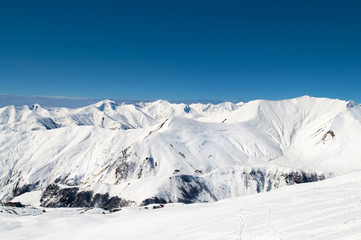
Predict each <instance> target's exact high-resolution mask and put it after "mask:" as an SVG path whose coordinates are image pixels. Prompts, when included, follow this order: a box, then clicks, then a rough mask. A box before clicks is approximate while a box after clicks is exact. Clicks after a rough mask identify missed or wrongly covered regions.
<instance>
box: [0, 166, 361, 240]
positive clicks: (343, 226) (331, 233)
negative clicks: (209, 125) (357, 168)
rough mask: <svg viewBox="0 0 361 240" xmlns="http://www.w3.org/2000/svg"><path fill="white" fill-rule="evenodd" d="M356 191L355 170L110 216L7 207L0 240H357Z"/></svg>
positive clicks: (358, 177) (359, 198) (359, 195)
mask: <svg viewBox="0 0 361 240" xmlns="http://www.w3.org/2000/svg"><path fill="white" fill-rule="evenodd" d="M360 188H361V172H357V173H353V174H349V175H345V176H339V177H336V178H333V179H327V180H325V181H321V182H314V183H307V184H300V185H293V186H288V187H284V188H281V189H277V190H274V191H271V192H266V193H260V194H253V195H250V196H245V197H239V198H232V199H227V200H222V201H219V202H215V203H203V204H199V203H198V204H190V205H179V204H176V205H173V204H167V205H165V207H164V208H162V209H151V208H150V209H145V208H144V207H140V208H138V207H130V208H123V210H121V211H119V212H116V213H112V214H99V213H101V212H102V211H103V210H99V209H90V210H89V209H72V210H70V209H64V208H63V209H59V208H58V209H46V211H47V212H46V213H42V212H41V210H37V209H31V208H28V209H14V210H15V211H16V212H17V213H18V214H19V215H21V216H17V215H15V214H10V213H12V212H7V211H6V208H1V207H0V209H1V210H2V211H3V212H2V213H0V239H12V240H15V239H49V238H51V239H54V240H55V239H129V240H131V239H149V240H151V239H157V240H162V239H205V240H206V239H207V240H211V239H245V240H246V239H249V240H255V239H275V240H277V239H302V240H303V239H317V240H319V239H327V240H331V239H361V232H360V229H361V192H360ZM8 210H11V209H8ZM105 212H106V211H105ZM97 213H98V214H97ZM106 213H107V212H106ZM27 214H31V215H33V216H26V215H27ZM24 215H25V216H24Z"/></svg>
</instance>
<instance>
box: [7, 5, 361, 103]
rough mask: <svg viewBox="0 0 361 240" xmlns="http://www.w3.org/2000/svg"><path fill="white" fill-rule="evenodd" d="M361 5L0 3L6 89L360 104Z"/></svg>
mask: <svg viewBox="0 0 361 240" xmlns="http://www.w3.org/2000/svg"><path fill="white" fill-rule="evenodd" d="M360 13H361V1H357V0H354V1H347V0H343V1H341V0H340V1H332V0H328V1H317V0H313V1H308V0H306V1H305V0H303V1H298V0H297V1H290V0H287V1H277V0H275V1H270V0H264V1H257V0H252V1H243V0H238V1H227V0H223V1H212V0H209V1H197V0H192V1H187V0H183V1H177V0H172V1H169V0H168V1H138V0H126V1H125V0H123V1H122V0H118V1H111V0H107V1H100V0H99V1H91V0H90V1H76V0H72V1H67V0H65V1H63V0H62V1H48V0H47V1H37V0H34V1H28V0H26V1H16V0H14V1H1V6H0V94H18V95H52V96H69V97H90V98H122V99H167V100H175V99H178V100H182V99H184V100H186V99H187V100H189V99H222V100H235V99H238V100H252V99H259V98H263V99H284V98H292V97H297V96H301V95H312V96H316V97H330V98H340V99H344V100H348V99H353V100H355V101H356V102H359V103H361V14H360Z"/></svg>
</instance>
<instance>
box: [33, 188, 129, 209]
mask: <svg viewBox="0 0 361 240" xmlns="http://www.w3.org/2000/svg"><path fill="white" fill-rule="evenodd" d="M40 202H41V206H43V207H99V208H104V209H106V210H108V209H114V208H119V207H124V206H129V205H131V203H132V202H131V201H126V200H123V199H121V198H119V197H109V194H108V193H106V194H99V193H97V194H93V192H91V191H79V188H78V187H72V188H60V187H59V186H58V185H56V184H52V185H49V186H48V187H47V188H46V190H45V191H44V192H43V195H42V196H41V199H40Z"/></svg>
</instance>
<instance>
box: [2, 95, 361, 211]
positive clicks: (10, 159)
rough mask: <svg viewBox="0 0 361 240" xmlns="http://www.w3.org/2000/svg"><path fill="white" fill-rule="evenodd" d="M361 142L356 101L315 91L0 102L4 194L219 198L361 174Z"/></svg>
mask: <svg viewBox="0 0 361 240" xmlns="http://www.w3.org/2000/svg"><path fill="white" fill-rule="evenodd" d="M360 142H361V108H360V106H359V105H357V104H355V103H353V102H351V101H350V102H346V101H341V100H335V99H326V98H313V97H308V96H304V97H300V98H295V99H288V100H282V101H266V100H257V101H251V102H248V103H242V102H241V103H237V104H234V103H230V102H225V103H220V104H174V103H169V102H167V101H163V100H159V101H155V102H140V103H136V104H117V103H116V102H114V101H110V100H104V101H100V102H98V103H95V104H92V105H89V106H86V107H82V108H76V109H70V108H47V107H42V106H41V105H39V104H34V105H31V106H27V105H24V106H7V107H3V108H0V200H1V201H3V202H5V201H10V200H12V199H13V198H14V197H21V198H18V199H21V200H22V201H28V202H29V203H30V202H34V203H39V202H40V199H39V198H41V196H43V195H42V194H35V193H34V194H32V195H31V194H28V192H32V191H37V193H39V191H40V192H41V193H44V192H46V189H47V187H48V186H50V185H52V184H56V185H58V186H59V187H60V188H64V189H71V188H78V189H79V192H91V193H94V194H96V193H99V194H109V196H110V197H112V196H117V197H119V198H121V199H123V200H126V201H129V202H128V203H127V204H128V205H134V206H136V205H142V204H144V201H145V200H147V199H148V200H149V199H152V198H158V199H162V200H163V201H165V202H212V201H217V200H221V199H224V198H230V197H237V196H245V195H248V194H252V193H257V192H262V191H269V190H272V189H276V188H278V187H282V186H286V185H287V184H292V183H293V182H294V179H293V178H292V179H291V180H289V178H290V176H293V175H294V173H295V172H297V171H302V172H303V173H307V174H308V176H309V177H310V179H311V178H312V179H316V180H319V179H322V178H321V177H320V176H325V177H329V176H338V175H342V174H347V173H351V172H355V171H361V164H360V162H361V148H360V147H359V146H360ZM303 176H305V175H303ZM319 177H320V178H319ZM22 194H27V195H24V196H21V195H22ZM94 194H93V196H94ZM28 198H29V199H28ZM35 198H38V199H35ZM60 198H61V196H55V197H54V196H53V197H52V198H49V199H45V200H49V201H51V202H52V203H56V202H59V201H60V200H59V199H60ZM27 199H28V200H27ZM67 204H68V203H67ZM69 204H70V203H69ZM69 204H68V205H66V206H72V205H69ZM84 204H86V203H84ZM95 205H96V204H95Z"/></svg>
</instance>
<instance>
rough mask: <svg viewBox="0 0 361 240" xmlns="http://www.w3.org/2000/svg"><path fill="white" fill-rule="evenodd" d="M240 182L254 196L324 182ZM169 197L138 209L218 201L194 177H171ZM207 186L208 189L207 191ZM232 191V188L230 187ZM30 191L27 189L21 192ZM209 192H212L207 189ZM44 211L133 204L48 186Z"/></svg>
mask: <svg viewBox="0 0 361 240" xmlns="http://www.w3.org/2000/svg"><path fill="white" fill-rule="evenodd" d="M237 174H239V175H240V176H242V178H243V181H242V182H238V183H235V184H238V185H239V187H240V186H242V187H245V188H250V189H254V191H255V192H258V193H259V192H264V191H270V190H272V189H276V188H278V187H279V186H283V185H292V184H299V183H307V182H315V181H320V180H323V179H325V178H326V176H325V174H318V173H309V172H304V171H300V170H292V171H290V172H287V173H280V172H277V173H274V172H271V171H266V170H261V169H251V170H250V171H249V172H245V171H243V172H238V173H237ZM169 181H170V182H171V185H170V188H169V189H168V192H169V194H170V195H169V196H170V197H168V198H167V199H164V198H162V197H159V196H154V197H152V198H148V199H145V200H144V201H142V202H141V203H140V204H139V205H140V206H143V205H148V204H155V203H157V204H164V203H170V202H179V203H186V204H189V203H195V202H204V201H206V202H208V201H217V200H220V199H222V198H224V196H222V197H219V196H216V195H215V194H213V192H212V190H211V189H212V188H214V187H213V186H212V185H210V183H209V182H207V180H206V179H205V178H203V177H199V176H193V175H184V174H180V175H175V176H172V177H170V179H169ZM208 186H209V187H208ZM229 187H230V188H231V187H234V186H229ZM26 188H27V189H29V188H28V187H27V186H26V187H24V188H21V189H26ZM210 188H211V189H210ZM40 201H41V206H43V207H99V208H104V209H114V208H119V207H124V206H131V205H135V204H136V203H135V202H134V201H130V200H126V199H122V198H119V197H117V196H112V197H111V196H109V194H108V193H106V194H99V193H94V192H92V191H80V190H79V188H78V187H67V188H61V187H59V186H58V185H57V184H51V185H49V186H48V187H47V188H46V190H45V191H44V192H43V194H42V197H41V200H40Z"/></svg>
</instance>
